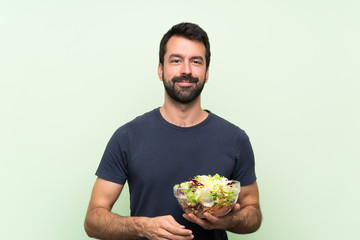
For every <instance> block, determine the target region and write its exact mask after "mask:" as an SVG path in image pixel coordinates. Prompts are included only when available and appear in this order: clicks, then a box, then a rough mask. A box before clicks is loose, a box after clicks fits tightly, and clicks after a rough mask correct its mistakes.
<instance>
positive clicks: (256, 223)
mask: <svg viewBox="0 0 360 240" xmlns="http://www.w3.org/2000/svg"><path fill="white" fill-rule="evenodd" d="M261 219H262V215H261V211H260V207H259V205H249V206H246V207H244V208H242V209H241V210H240V211H239V212H238V213H237V214H236V215H234V219H233V222H234V223H235V225H234V226H233V227H231V228H229V229H227V230H229V231H230V232H234V233H242V234H245V233H253V232H255V231H256V230H258V229H259V227H260V225H261Z"/></svg>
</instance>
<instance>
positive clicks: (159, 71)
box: [158, 62, 164, 81]
mask: <svg viewBox="0 0 360 240" xmlns="http://www.w3.org/2000/svg"><path fill="white" fill-rule="evenodd" d="M163 71H164V70H163V66H162V64H161V63H160V62H159V66H158V76H159V79H160V81H162V80H163V79H162V76H163Z"/></svg>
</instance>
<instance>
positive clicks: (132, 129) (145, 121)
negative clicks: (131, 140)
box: [113, 109, 157, 139]
mask: <svg viewBox="0 0 360 240" xmlns="http://www.w3.org/2000/svg"><path fill="white" fill-rule="evenodd" d="M156 111H157V109H154V110H151V111H149V112H146V113H144V114H142V115H139V116H137V117H136V118H134V119H133V120H131V121H129V122H127V123H125V124H124V125H122V126H120V127H119V128H118V129H117V130H116V131H115V133H114V136H113V137H115V138H117V139H124V138H127V137H128V136H129V135H131V134H134V133H136V132H138V131H142V130H143V129H144V128H146V127H147V126H148V125H149V123H150V122H154V120H155V119H156V118H157V117H156Z"/></svg>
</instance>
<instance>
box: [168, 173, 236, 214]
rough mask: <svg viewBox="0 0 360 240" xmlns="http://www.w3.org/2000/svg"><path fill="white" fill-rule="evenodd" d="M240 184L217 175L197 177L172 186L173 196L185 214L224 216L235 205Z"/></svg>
mask: <svg viewBox="0 0 360 240" xmlns="http://www.w3.org/2000/svg"><path fill="white" fill-rule="evenodd" d="M239 192H240V183H239V182H238V181H234V180H228V179H227V178H225V177H222V176H220V175H219V174H215V175H214V176H211V175H197V176H195V177H194V178H191V177H190V178H189V181H186V182H183V183H181V184H176V185H175V186H174V194H175V197H176V198H177V199H178V201H179V203H180V205H181V207H182V208H183V210H184V211H185V212H186V213H193V214H195V215H196V216H198V217H204V216H203V215H204V213H205V212H208V213H210V214H212V215H214V216H224V215H226V214H227V213H229V212H230V210H231V209H232V208H233V206H234V205H235V204H236V201H237V199H238V195H239Z"/></svg>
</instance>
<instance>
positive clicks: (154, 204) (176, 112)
mask: <svg viewBox="0 0 360 240" xmlns="http://www.w3.org/2000/svg"><path fill="white" fill-rule="evenodd" d="M159 58H160V61H159V66H158V75H159V78H160V80H161V81H162V82H163V84H164V87H165V101H164V105H163V106H161V107H160V108H157V109H154V110H152V111H150V112H148V113H145V114H144V115H142V116H140V117H137V118H136V119H134V120H133V121H131V122H129V123H127V124H125V125H124V126H122V127H120V128H119V129H118V130H117V131H116V132H115V133H114V135H113V136H112V138H111V139H110V141H109V143H108V145H107V147H106V150H105V152H104V155H103V158H102V160H101V163H100V165H99V168H98V170H97V172H96V175H97V176H98V178H97V180H96V182H95V185H94V188H93V193H92V196H91V200H90V204H89V208H88V212H87V216H86V220H85V230H86V232H87V234H88V235H89V236H91V237H95V238H101V239H138V238H140V239H194V238H195V239H204V240H211V239H227V235H226V231H225V230H228V231H232V232H235V233H250V232H254V231H256V230H257V229H258V228H259V226H260V222H261V212H260V207H259V194H258V187H257V183H256V176H255V170H254V156H253V152H252V148H251V145H250V142H249V139H248V137H247V135H246V134H245V132H244V131H243V130H241V129H240V128H238V127H236V126H235V125H233V124H231V123H229V122H227V121H226V120H224V119H222V118H220V117H218V116H216V115H215V114H213V113H211V112H210V111H206V110H203V109H202V108H201V103H200V93H201V91H202V89H203V87H204V85H205V83H206V82H207V81H208V77H209V63H210V44H209V40H208V37H207V34H206V33H205V32H204V31H203V30H202V29H201V28H200V27H199V26H198V25H195V24H191V23H180V24H178V25H175V26H174V27H172V28H171V29H170V30H169V31H168V32H167V33H166V34H165V35H164V37H163V39H162V40H161V43H160V53H159ZM216 173H218V174H219V175H222V176H225V177H227V178H229V179H233V180H239V181H240V182H241V184H242V186H241V191H240V194H239V198H238V203H237V204H236V205H235V206H234V208H233V209H232V211H231V212H230V213H229V214H228V215H226V216H223V217H219V218H217V217H214V216H211V215H210V214H206V219H199V218H197V217H195V216H194V215H193V214H184V213H183V212H182V210H181V208H180V206H179V205H178V203H177V200H176V199H175V197H174V196H173V192H172V187H173V186H174V185H175V184H177V183H180V182H183V181H186V180H187V179H188V178H189V177H191V176H195V175H203V174H205V175H208V174H211V175H214V174H216ZM126 181H127V182H128V184H129V189H130V208H131V216H130V217H122V216H118V215H116V214H114V213H112V212H111V209H112V206H113V204H114V203H115V201H116V200H117V199H118V197H119V195H120V193H121V191H122V189H123V186H124V184H125V182H126Z"/></svg>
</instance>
